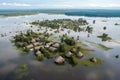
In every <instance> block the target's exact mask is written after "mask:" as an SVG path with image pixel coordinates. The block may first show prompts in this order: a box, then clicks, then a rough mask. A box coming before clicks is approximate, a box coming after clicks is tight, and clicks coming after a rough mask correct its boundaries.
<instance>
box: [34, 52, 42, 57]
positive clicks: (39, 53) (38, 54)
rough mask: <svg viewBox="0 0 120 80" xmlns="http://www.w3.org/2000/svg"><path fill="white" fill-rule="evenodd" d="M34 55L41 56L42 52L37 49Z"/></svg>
mask: <svg viewBox="0 0 120 80" xmlns="http://www.w3.org/2000/svg"><path fill="white" fill-rule="evenodd" d="M35 55H36V56H38V57H41V56H43V54H42V53H41V52H40V51H37V52H36V53H35Z"/></svg>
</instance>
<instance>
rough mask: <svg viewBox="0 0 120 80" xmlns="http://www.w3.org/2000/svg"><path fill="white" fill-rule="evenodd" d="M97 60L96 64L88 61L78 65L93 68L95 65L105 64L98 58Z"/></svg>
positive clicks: (80, 62) (82, 61)
mask: <svg viewBox="0 0 120 80" xmlns="http://www.w3.org/2000/svg"><path fill="white" fill-rule="evenodd" d="M96 60H97V62H96V63H93V62H91V61H90V60H89V59H88V60H81V61H79V62H78V65H82V66H87V67H92V66H94V65H100V64H102V63H103V61H102V60H100V59H98V58H97V59H96Z"/></svg>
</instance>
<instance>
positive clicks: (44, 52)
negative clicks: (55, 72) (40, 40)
mask: <svg viewBox="0 0 120 80" xmlns="http://www.w3.org/2000/svg"><path fill="white" fill-rule="evenodd" d="M40 51H41V52H42V53H43V54H44V56H45V57H46V58H51V57H52V56H53V54H52V53H50V52H49V51H48V50H47V49H45V48H41V49H40Z"/></svg>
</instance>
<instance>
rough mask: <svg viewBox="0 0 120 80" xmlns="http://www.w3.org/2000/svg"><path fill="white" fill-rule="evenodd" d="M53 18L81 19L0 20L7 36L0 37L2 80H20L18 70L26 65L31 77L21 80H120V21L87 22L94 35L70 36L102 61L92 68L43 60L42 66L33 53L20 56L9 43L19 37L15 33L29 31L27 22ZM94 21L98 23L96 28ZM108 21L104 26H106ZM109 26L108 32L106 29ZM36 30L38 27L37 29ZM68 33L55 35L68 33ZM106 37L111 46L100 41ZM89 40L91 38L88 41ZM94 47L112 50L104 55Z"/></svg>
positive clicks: (28, 18)
mask: <svg viewBox="0 0 120 80" xmlns="http://www.w3.org/2000/svg"><path fill="white" fill-rule="evenodd" d="M54 18H56V19H57V18H71V19H78V18H79V17H73V16H65V15H50V14H49V15H48V14H38V15H31V16H25V17H22V16H19V17H9V18H0V34H4V33H6V34H7V36H6V37H0V80H17V79H18V76H17V75H20V74H19V73H16V70H17V69H18V68H19V66H21V65H23V64H27V65H28V74H27V75H26V76H25V77H24V78H19V79H18V80H40V79H41V80H63V79H67V80H68V79H69V80H119V79H120V77H119V74H120V68H119V66H120V60H119V58H118V59H116V58H115V55H117V54H119V55H120V43H119V42H120V37H119V36H120V32H119V30H120V26H115V25H114V24H115V23H120V22H119V20H120V18H92V17H91V18H89V17H83V18H85V19H86V20H87V21H88V22H89V25H90V26H91V27H93V32H92V34H89V35H88V33H87V32H74V31H70V33H69V35H70V36H74V37H75V38H77V36H79V40H80V41H82V42H83V43H85V44H86V45H88V47H89V48H91V49H93V50H95V51H94V52H93V53H91V54H94V55H95V56H96V57H99V58H101V59H102V60H103V61H104V63H103V64H102V65H97V66H93V67H84V66H79V65H78V66H75V67H72V66H70V65H63V66H57V65H55V64H54V63H52V62H53V60H52V59H51V60H47V59H46V60H44V61H43V62H39V61H37V60H35V56H33V53H30V54H29V55H26V56H21V55H20V54H19V53H20V51H19V50H17V49H16V48H15V47H14V46H13V44H12V43H11V42H10V41H9V39H10V36H13V35H15V34H16V31H21V30H22V31H25V30H27V29H29V28H31V27H30V25H29V24H26V22H32V21H34V20H38V19H39V20H43V19H54ZM93 20H96V22H95V24H93ZM103 20H105V22H103ZM104 26H106V27H107V28H106V30H104V29H103V27H104ZM31 29H33V28H31ZM34 30H37V27H35V28H34ZM67 31H68V30H67V29H66V30H64V31H63V32H61V33H56V35H60V34H64V33H67ZM103 33H107V34H108V35H109V36H110V37H111V38H112V40H111V41H110V42H102V41H101V39H99V38H97V36H98V35H101V34H103ZM88 36H89V37H88ZM91 42H93V43H101V44H104V45H105V46H109V47H111V48H113V49H111V50H108V51H105V50H102V49H100V48H98V47H96V46H95V45H92V44H91Z"/></svg>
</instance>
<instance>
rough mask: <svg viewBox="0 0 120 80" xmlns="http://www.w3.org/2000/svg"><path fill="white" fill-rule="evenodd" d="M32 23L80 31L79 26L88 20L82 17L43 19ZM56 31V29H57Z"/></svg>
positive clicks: (85, 23)
mask: <svg viewBox="0 0 120 80" xmlns="http://www.w3.org/2000/svg"><path fill="white" fill-rule="evenodd" d="M31 24H32V25H39V26H43V27H50V28H52V29H58V28H59V27H60V26H61V27H62V28H66V29H72V30H74V31H78V30H79V31H80V30H82V28H80V27H79V26H82V25H87V24H88V22H87V21H86V20H84V19H82V18H79V19H78V20H71V19H54V20H44V21H39V20H38V21H34V22H32V23H31ZM57 32H58V31H57Z"/></svg>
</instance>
